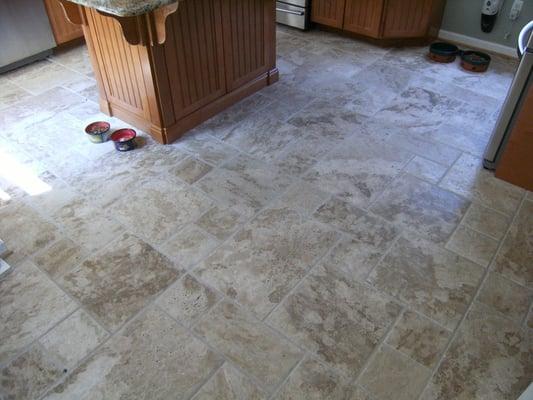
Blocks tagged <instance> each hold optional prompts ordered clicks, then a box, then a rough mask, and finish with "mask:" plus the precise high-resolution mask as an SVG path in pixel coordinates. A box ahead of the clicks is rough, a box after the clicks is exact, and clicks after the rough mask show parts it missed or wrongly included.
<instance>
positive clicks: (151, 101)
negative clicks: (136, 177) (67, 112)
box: [62, 0, 278, 143]
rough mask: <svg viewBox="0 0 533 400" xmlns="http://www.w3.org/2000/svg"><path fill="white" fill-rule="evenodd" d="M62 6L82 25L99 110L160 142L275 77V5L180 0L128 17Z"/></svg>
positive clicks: (256, 0)
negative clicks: (95, 80) (97, 87)
mask: <svg viewBox="0 0 533 400" xmlns="http://www.w3.org/2000/svg"><path fill="white" fill-rule="evenodd" d="M62 1H63V4H64V5H65V6H66V8H67V9H68V11H67V10H66V11H67V13H69V14H70V15H69V16H72V18H73V19H78V20H79V21H80V23H81V25H82V26H83V30H84V35H85V39H86V41H87V47H88V49H89V55H90V58H91V62H92V64H93V68H94V71H95V76H96V79H97V82H98V86H99V94H100V99H99V102H100V108H101V110H102V111H103V112H105V113H107V114H109V115H115V116H117V117H119V118H121V119H123V120H125V121H127V122H129V123H131V124H132V125H134V126H136V127H139V128H140V129H143V130H145V131H147V132H149V133H150V134H151V135H152V137H154V138H155V139H156V140H157V141H159V142H161V143H171V142H173V141H174V140H176V139H178V138H179V137H180V136H181V135H183V134H184V133H185V132H186V131H188V130H190V129H191V128H193V127H195V126H196V125H198V124H200V123H201V122H203V121H205V120H207V119H209V118H210V117H212V116H214V115H215V114H217V113H219V112H221V111H222V110H223V109H225V108H227V107H229V106H231V105H232V104H234V103H236V102H237V101H239V100H241V99H242V98H244V97H246V96H248V95H250V94H252V93H254V92H256V91H258V90H260V89H261V88H263V87H265V86H266V85H270V84H272V83H274V82H276V81H277V80H278V70H277V68H276V52H275V51H276V50H275V0H181V1H178V2H175V3H171V4H169V5H167V6H164V7H161V8H159V9H156V10H154V11H151V12H149V13H147V14H143V15H136V16H128V17H119V16H115V15H110V14H107V13H105V12H102V11H98V10H96V9H94V8H89V7H84V6H78V5H74V4H73V3H70V2H68V1H65V0H62Z"/></svg>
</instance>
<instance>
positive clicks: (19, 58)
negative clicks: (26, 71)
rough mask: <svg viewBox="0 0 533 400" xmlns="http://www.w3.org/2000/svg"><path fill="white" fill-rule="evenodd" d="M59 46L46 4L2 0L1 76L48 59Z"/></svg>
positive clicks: (0, 20) (24, 0) (0, 15)
mask: <svg viewBox="0 0 533 400" xmlns="http://www.w3.org/2000/svg"><path fill="white" fill-rule="evenodd" d="M55 45H56V44H55V41H54V36H53V34H52V29H51V27H50V21H49V19H48V15H47V14H46V10H45V8H44V3H43V1H42V0H0V73H2V72H5V71H8V70H10V69H14V68H18V67H20V66H21V65H24V64H27V63H29V62H32V61H35V60H37V59H40V58H44V57H46V56H47V55H49V54H50V53H51V49H52V48H53V47H55Z"/></svg>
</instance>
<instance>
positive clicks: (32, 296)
mask: <svg viewBox="0 0 533 400" xmlns="http://www.w3.org/2000/svg"><path fill="white" fill-rule="evenodd" d="M13 267H14V268H13V271H12V272H11V273H8V274H7V275H6V276H5V277H4V276H2V280H1V281H0V317H1V318H0V320H1V321H2V329H1V330H0V363H5V362H6V361H8V360H9V359H10V358H11V357H13V356H14V355H15V354H16V353H18V352H19V351H21V349H22V348H23V347H25V346H27V345H28V344H30V343H31V342H33V341H34V340H35V339H37V338H38V337H40V336H41V335H43V334H44V333H45V332H46V331H47V330H49V329H50V328H51V327H53V326H54V325H55V324H56V323H57V322H59V321H60V320H61V319H62V318H64V317H65V316H67V315H68V314H70V313H71V312H73V311H74V310H75V309H76V307H77V306H76V304H75V303H74V302H73V301H72V300H71V299H70V298H69V297H68V296H67V295H66V294H65V293H64V292H62V291H61V290H60V289H59V288H58V287H57V286H56V285H55V284H54V283H52V282H51V281H50V280H49V279H48V277H46V276H45V275H44V274H43V273H42V272H41V271H39V270H38V269H37V268H36V267H35V266H34V265H33V264H31V263H30V262H24V263H22V264H19V265H13Z"/></svg>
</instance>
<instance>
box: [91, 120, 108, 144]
mask: <svg viewBox="0 0 533 400" xmlns="http://www.w3.org/2000/svg"><path fill="white" fill-rule="evenodd" d="M110 128H111V125H110V124H109V122H105V121H96V122H93V123H91V124H89V125H87V127H86V128H85V133H86V134H87V136H88V137H89V140H90V141H91V142H93V143H103V142H107V139H108V138H109V137H108V135H109V129H110Z"/></svg>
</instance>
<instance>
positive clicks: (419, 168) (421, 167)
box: [404, 156, 447, 183]
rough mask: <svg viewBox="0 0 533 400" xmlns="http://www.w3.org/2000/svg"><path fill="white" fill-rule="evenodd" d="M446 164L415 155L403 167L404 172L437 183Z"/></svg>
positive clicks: (444, 170)
mask: <svg viewBox="0 0 533 400" xmlns="http://www.w3.org/2000/svg"><path fill="white" fill-rule="evenodd" d="M446 170H447V168H446V166H444V165H442V164H439V163H436V162H434V161H430V160H428V159H425V158H422V157H419V156H415V157H414V158H413V159H412V160H411V161H409V164H407V166H406V167H405V170H404V171H405V172H407V173H409V174H411V175H414V176H416V177H417V178H421V179H424V180H426V181H428V182H431V183H437V182H438V181H439V180H440V178H442V177H443V176H444V174H445V173H446Z"/></svg>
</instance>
